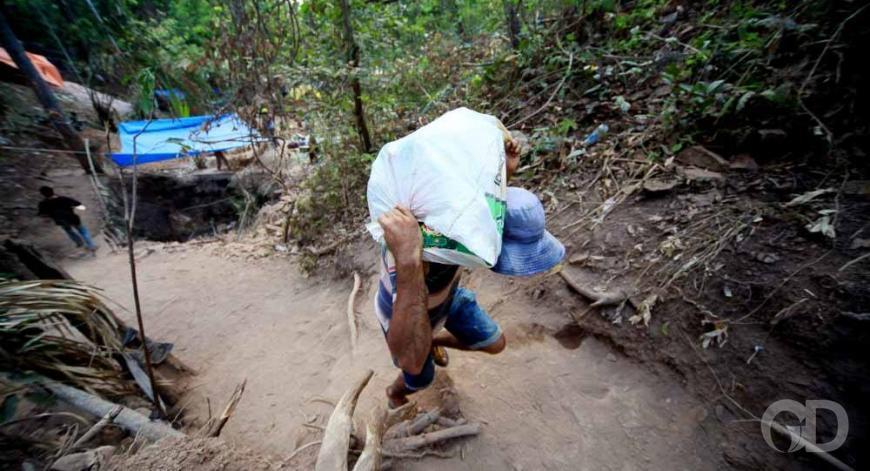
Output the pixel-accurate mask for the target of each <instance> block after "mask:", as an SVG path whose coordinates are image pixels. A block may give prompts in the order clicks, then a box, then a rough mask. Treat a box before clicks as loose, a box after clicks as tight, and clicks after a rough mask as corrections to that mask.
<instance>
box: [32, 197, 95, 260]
mask: <svg viewBox="0 0 870 471" xmlns="http://www.w3.org/2000/svg"><path fill="white" fill-rule="evenodd" d="M39 192H40V193H41V194H42V196H43V197H44V198H43V200H42V201H40V202H39V215H40V216H43V217H47V218H49V219H51V220H52V221H54V223H55V224H57V225H58V226H60V227H61V229H63V230H64V232H66V235H68V236H69V238H70V239H72V241H73V242H75V244H76V246H77V247H79V248H82V247H84V248H85V249H87V250H88V251H89V252H96V250H97V246H96V245H94V242H93V240H91V233H90V232H88V228H87V227H85V225H84V224H82V220H81V218H80V217H79V215H78V214H76V213H75V211H76V210H78V211H84V210H85V206H84V205H83V204H81V203H80V202H78V201H76V200H74V199H72V198H68V197H66V196H57V195H55V194H54V189H53V188H51V187H50V186H43V187H40V188H39Z"/></svg>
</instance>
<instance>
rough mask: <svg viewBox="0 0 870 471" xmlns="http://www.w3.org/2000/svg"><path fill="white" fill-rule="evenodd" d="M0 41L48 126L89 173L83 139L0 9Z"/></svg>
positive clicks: (97, 166)
mask: <svg viewBox="0 0 870 471" xmlns="http://www.w3.org/2000/svg"><path fill="white" fill-rule="evenodd" d="M0 43H2V44H3V47H4V48H6V52H8V53H9V56H10V57H11V58H12V60H13V61H14V62H15V65H17V66H18V70H20V71H21V73H22V74H24V77H25V78H27V80H28V81H29V82H30V86H31V87H33V92H34V93H35V94H36V98H37V99H38V100H39V103H40V104H41V105H42V107H43V108H44V109H45V111H46V113H48V118H49V120H50V121H51V124H52V126H54V128H55V129H56V130H57V132H59V133H60V135H61V136H63V140H64V142H66V145H67V147H68V148H69V150H71V151H74V152H75V153H73V154H72V155H73V156H74V157H75V159H76V160H77V161H78V162H79V165H81V167H82V168H83V169H84V170H85V172H87V173H90V171H91V169H90V165H89V164H88V159H87V157H86V156H85V143H84V141H82V138H81V136H79V134H78V133H77V132H76V131H75V129H73V127H72V126H71V125H70V123H69V121H68V120H67V118H66V116H65V115H64V114H63V111H62V110H61V108H60V104H59V103H58V101H57V99H56V98H55V97H54V93H52V91H51V89H50V88H48V84H47V83H45V80H43V79H42V76H41V75H39V72H38V71H37V70H36V67H34V66H33V63H32V62H30V58H29V57H27V53H26V52H25V51H24V46H22V45H21V41H19V40H18V38H17V37H15V33H14V32H13V31H12V28H11V27H10V26H9V23H8V22H7V21H6V16H4V15H3V12H2V11H0ZM94 164H95V168H96V170H97V172H100V173H102V169H101V168H100V166H99V164H98V162H94Z"/></svg>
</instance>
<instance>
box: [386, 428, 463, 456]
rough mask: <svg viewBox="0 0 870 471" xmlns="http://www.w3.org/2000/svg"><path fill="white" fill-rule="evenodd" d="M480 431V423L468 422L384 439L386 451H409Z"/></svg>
mask: <svg viewBox="0 0 870 471" xmlns="http://www.w3.org/2000/svg"><path fill="white" fill-rule="evenodd" d="M479 433H480V424H477V423H474V424H466V425H459V426H457V427H451V428H445V429H441V430H437V431H435V432H430V433H424V434H420V435H413V436H410V437H404V438H394V439H392V440H386V441H384V444H383V448H384V453H387V452H389V453H393V454H395V453H408V452H412V451H414V450H417V449H419V448H423V447H425V446H429V445H434V444H436V443H440V442H443V441H446V440H450V439H453V438H459V437H467V436H472V435H477V434H479Z"/></svg>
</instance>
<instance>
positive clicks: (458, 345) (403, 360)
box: [369, 109, 565, 407]
mask: <svg viewBox="0 0 870 471" xmlns="http://www.w3.org/2000/svg"><path fill="white" fill-rule="evenodd" d="M442 120H448V122H447V123H446V124H445V122H442V123H440V124H439V121H442ZM472 121H473V122H474V123H483V124H482V126H483V127H482V128H479V129H476V130H475V129H471V128H473V127H474V125H469V124H468V123H470V122H472ZM457 124H459V126H457ZM490 125H492V126H493V129H494V131H493V133H490V134H491V136H498V138H499V139H500V140H501V143H502V144H501V146H500V148H499V149H497V150H493V148H492V146H491V145H490V144H491V143H492V142H493V141H492V139H490V141H489V142H484V143H483V144H484V147H483V149H484V150H487V149H488V150H490V154H497V155H495V157H494V160H492V161H491V162H496V163H497V165H500V166H501V169H495V170H493V173H492V175H495V178H494V181H495V182H496V183H497V184H502V188H503V189H505V191H503V192H501V193H503V197H504V201H501V198H500V197H501V196H502V195H493V194H492V193H498V192H499V191H498V188H497V187H498V185H496V187H491V188H489V190H483V191H481V192H480V193H482V194H481V195H479V196H480V197H481V198H482V200H483V201H484V204H486V202H488V204H489V207H490V209H491V211H490V212H489V217H490V219H491V220H485V219H486V218H487V217H486V215H481V214H482V213H479V214H478V215H477V216H476V217H478V218H479V219H480V221H478V222H479V224H471V225H475V226H478V227H480V228H482V229H476V230H475V232H477V233H476V234H469V233H465V234H463V233H462V231H461V229H460V230H456V227H455V226H456V224H448V225H447V226H446V227H445V229H447V230H446V231H445V230H444V229H441V230H437V229H433V228H431V227H429V225H428V223H427V221H428V220H431V221H442V220H446V221H458V220H461V218H462V215H457V216H456V217H453V218H451V217H449V216H450V215H449V214H447V215H446V216H448V217H447V218H444V217H443V216H445V214H443V213H444V208H446V206H445V205H444V204H443V203H444V202H443V201H441V200H439V198H440V199H444V198H450V197H451V195H450V194H447V195H437V194H433V192H431V191H428V190H429V187H427V186H426V185H423V186H422V187H421V186H416V187H414V184H413V183H414V182H408V179H407V178H403V176H402V175H398V174H401V173H402V171H401V168H402V166H401V165H398V164H397V162H396V161H399V162H402V163H403V164H407V160H409V159H417V160H418V162H416V163H415V164H414V166H413V169H412V170H410V171H409V175H413V176H415V177H417V178H420V177H422V178H427V177H433V175H427V174H426V173H425V172H422V171H421V170H420V168H421V167H420V166H423V167H422V168H426V167H428V166H429V165H430V164H431V165H432V166H435V167H437V166H438V163H437V162H435V163H432V161H434V160H437V159H440V158H444V159H447V158H450V157H456V155H455V153H463V152H465V153H467V154H468V155H463V156H461V158H460V160H458V161H457V162H462V163H463V164H464V163H467V162H469V160H473V161H474V162H472V163H470V164H469V165H471V166H472V168H471V169H465V168H455V167H456V166H457V165H458V164H457V165H453V166H452V167H454V168H451V166H444V168H445V169H447V170H445V171H447V172H455V173H456V178H457V179H458V180H461V179H463V178H464V175H473V176H478V175H482V180H477V181H476V182H470V181H465V184H471V185H475V184H479V183H480V182H486V183H488V182H489V180H490V177H491V176H492V175H487V174H485V173H483V172H476V170H475V169H476V167H474V166H475V165H477V164H478V162H477V161H478V158H480V159H483V160H486V159H487V158H490V157H493V155H488V156H483V155H481V153H475V152H474V151H472V152H468V150H469V149H475V145H474V143H472V142H471V141H473V140H480V138H481V136H482V135H486V134H487V132H484V133H483V134H482V133H481V130H482V129H484V130H486V129H488V127H487V126H490ZM428 126H435V128H434V129H435V131H433V130H431V129H430V130H426V128H427V127H428ZM428 126H426V127H424V128H421V129H420V130H418V131H417V132H415V133H414V134H412V135H410V136H407V137H406V138H403V140H405V139H417V138H416V137H415V136H414V135H415V134H417V133H418V132H420V131H423V133H421V136H424V137H425V136H426V135H427V133H428V137H429V138H431V137H435V136H437V135H438V134H439V132H438V130H439V128H438V126H440V130H441V131H442V132H443V131H452V132H455V133H457V134H458V135H456V136H455V138H454V139H453V140H452V145H454V146H455V148H454V149H442V153H441V154H437V155H433V156H431V157H430V158H431V159H432V161H430V160H426V159H427V157H421V155H425V154H426V152H424V151H421V148H422V147H425V139H423V142H422V144H421V142H419V139H418V142H413V143H409V142H404V143H401V145H400V146H391V145H392V144H393V143H390V144H387V146H385V147H384V150H382V151H381V154H379V156H378V160H381V159H382V158H384V159H385V160H390V162H389V165H390V170H391V172H381V173H382V174H383V175H388V174H392V178H393V179H394V180H393V183H395V182H397V181H401V182H403V183H404V184H409V185H410V187H411V190H410V191H406V192H404V193H406V194H407V195H410V198H407V200H408V202H409V203H410V204H408V203H407V202H406V203H405V204H402V202H401V201H395V203H396V204H395V206H394V207H392V208H391V209H386V205H388V204H390V203H393V201H391V200H390V198H388V197H383V198H380V199H378V198H377V196H383V195H384V194H386V193H389V191H384V189H383V188H379V187H378V184H383V181H380V182H373V180H375V179H379V178H380V179H381V180H383V178H382V177H381V175H376V173H377V172H379V171H380V170H379V169H378V168H377V167H378V163H376V164H375V168H373V171H372V177H371V178H370V181H369V200H370V212H371V213H372V218H373V219H374V220H375V221H376V224H377V226H378V227H374V226H373V225H371V224H370V225H369V230H370V231H372V233H373V235H375V236H376V238H378V239H382V241H383V244H382V247H381V278H380V283H379V286H378V292H377V294H376V297H375V311H376V314H377V316H378V320H379V322H380V323H381V327H382V329H383V331H384V335H385V337H386V341H387V345H388V347H389V350H390V354H391V355H392V357H393V362H394V364H395V365H396V366H397V367H398V368H400V369H401V370H402V372H401V373H400V374H399V376H398V377H397V378H396V380H395V381H394V382H393V383H392V384H391V385H390V387H388V388H387V397H388V400H389V405H390V407H398V406H401V405H402V404H405V403H406V402H408V399H407V396H408V395H409V394H412V393H414V392H416V391H419V390H421V389H424V388H426V387H428V386H429V385H430V384H431V383H432V381H433V380H434V378H435V365H436V364H437V365H439V366H442V367H443V366H447V354H446V351H445V350H444V349H445V348H453V349H457V350H465V351H482V352H486V353H489V354H497V353H499V352H501V351H502V350H504V348H505V346H506V340H505V336H504V333H503V332H502V330H501V328H500V327H499V326H498V324H497V323H496V322H495V321H494V320H493V319H492V318H491V317H489V315H488V314H487V313H486V312H485V311H484V310H483V308H482V307H481V306H480V305H479V304H478V303H477V301H476V299H475V295H474V293H473V292H472V291H470V290H468V289H465V288H462V287H459V278H460V271H459V268H460V264H462V265H466V266H472V267H477V266H483V267H487V268H490V269H491V270H493V271H494V272H496V273H499V274H502V275H508V276H531V275H536V274H539V273H544V272H547V271H549V270H550V269H552V268H553V267H555V266H556V265H558V264H559V263H560V262H561V261H562V259H563V257H564V255H565V248H564V247H563V246H562V244H561V243H560V242H559V241H558V240H556V238H555V237H553V235H552V234H550V233H549V232H547V231H546V229H545V227H544V226H545V215H544V208H543V206H542V205H541V202H540V201H539V200H538V198H537V197H536V196H535V195H534V194H532V193H531V192H529V191H527V190H524V189H521V188H515V187H510V188H508V187H506V184H504V180H500V179H499V177H498V175H499V174H500V175H502V177H503V178H504V179H506V178H509V177H510V176H511V174H513V172H514V171H515V170H516V168H517V165H518V163H519V154H520V148H519V144H518V143H517V142H516V141H515V140H513V139H511V138H510V135H509V134H508V133H507V131H506V130H505V129H504V127H503V126H502V125H501V123H499V122H498V121H497V120H495V118H493V117H490V116H487V115H481V114H479V113H475V112H473V111H471V110H466V109H459V110H454V111H451V112H449V113H447V114H446V115H444V116H442V117H441V118H439V119H438V120H436V121H433V123H432V124H430V125H428ZM461 130H468V131H469V132H467V133H463V132H462V131H461ZM499 133H501V134H499ZM463 134H465V135H463ZM491 136H490V137H491ZM418 137H419V136H418ZM463 138H465V139H466V141H463ZM485 139H486V138H484V140H485ZM400 141H402V140H400ZM438 142H440V141H438ZM421 146H422V147H421ZM409 149H413V150H414V152H410V153H409V152H406V151H408V150H409ZM451 150H452V151H453V152H455V153H454V154H451V156H450V157H448V156H447V154H445V153H443V151H446V152H450V151H451ZM483 165H484V166H487V165H488V164H486V163H484V164H483ZM396 168H399V169H400V170H396ZM499 170H500V173H499ZM442 176H443V177H445V178H446V177H448V176H449V175H442ZM429 183H432V182H429V181H427V182H426V184H427V185H428V184H429ZM436 183H437V182H436ZM441 184H442V185H443V188H449V187H450V185H449V184H448V182H441ZM389 185H390V184H389V183H388V184H387V186H389ZM482 186H484V187H485V186H486V185H482ZM389 190H390V191H392V190H394V188H392V187H391V188H389ZM373 192H381V193H380V194H379V195H373ZM393 193H394V194H401V193H403V192H402V191H401V189H399V190H398V191H393ZM455 193H456V194H469V193H463V190H462V189H457V190H456V191H455ZM400 199H401V197H400ZM423 199H427V200H428V201H422V200H423ZM372 201H374V203H372ZM429 201H434V202H435V203H433V204H428V202H429ZM499 202H501V209H499ZM409 206H410V207H409ZM414 206H416V207H417V209H418V211H417V212H415V211H414ZM470 206H472V204H471V203H469V202H468V201H467V200H466V201H460V202H459V205H458V206H455V207H457V208H460V209H459V210H458V211H462V212H464V211H467V210H466V208H468V207H470ZM418 213H425V214H418ZM427 218H428V219H427ZM421 220H422V222H421ZM490 223H493V224H492V225H491V228H492V229H494V230H493V231H492V234H488V235H487V237H488V238H489V239H490V240H489V245H486V244H484V245H480V244H477V243H476V242H479V240H478V241H475V239H474V237H478V238H479V236H480V235H481V234H480V232H485V230H486V229H487V228H490ZM378 229H379V230H378ZM378 236H380V237H378ZM494 237H495V238H497V239H496V240H492V239H493V238H494ZM454 238H455V239H461V240H455V239H454ZM445 241H446V242H445ZM485 242H486V241H485ZM466 244H468V245H475V246H476V247H478V252H481V253H484V252H487V250H488V249H489V247H490V246H492V247H495V248H496V250H495V253H496V254H497V258H496V259H495V260H492V259H490V260H487V259H486V258H484V257H483V256H479V255H478V254H477V253H476V252H474V251H472V250H470V249H469V248H468V247H467V246H466ZM451 251H452V252H451ZM454 252H455V253H454ZM433 260H434V261H433ZM450 261H455V262H454V263H444V262H450ZM493 262H494V263H493ZM442 327H444V329H445V331H444V332H441V328H442Z"/></svg>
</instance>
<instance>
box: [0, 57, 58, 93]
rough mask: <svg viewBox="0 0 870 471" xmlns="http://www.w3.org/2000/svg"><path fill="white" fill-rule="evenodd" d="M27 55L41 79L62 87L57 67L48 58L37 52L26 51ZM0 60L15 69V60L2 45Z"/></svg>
mask: <svg viewBox="0 0 870 471" xmlns="http://www.w3.org/2000/svg"><path fill="white" fill-rule="evenodd" d="M27 57H29V58H30V62H33V66H34V67H36V71H37V72H39V75H41V76H42V79H43V80H45V81H46V82H48V83H49V84H50V85H53V86H55V87H57V88H62V87H63V77H61V76H60V72H58V70H57V67H55V66H54V64H52V63H51V62H49V61H48V59H46V58H45V57H44V56H40V55H39V54H31V53H29V52H28V53H27ZM0 62H2V63H4V64H6V65H9V66H11V67H13V68H15V69H17V68H18V66H17V65H15V61H13V60H12V58H11V57H9V53H8V52H6V49H3V48H2V47H0Z"/></svg>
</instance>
